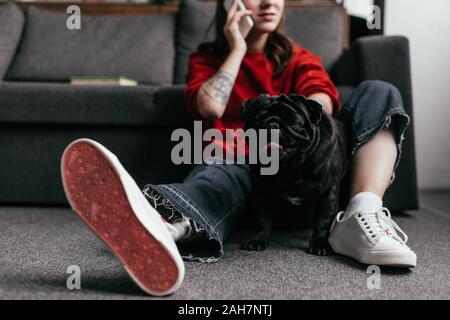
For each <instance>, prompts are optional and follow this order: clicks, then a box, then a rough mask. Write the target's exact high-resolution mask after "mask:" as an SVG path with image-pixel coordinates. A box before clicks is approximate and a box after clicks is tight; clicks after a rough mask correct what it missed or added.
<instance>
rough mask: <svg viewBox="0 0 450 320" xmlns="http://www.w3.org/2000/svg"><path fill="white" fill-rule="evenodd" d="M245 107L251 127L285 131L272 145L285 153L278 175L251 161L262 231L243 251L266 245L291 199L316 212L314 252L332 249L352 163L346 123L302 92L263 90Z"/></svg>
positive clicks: (244, 114)
mask: <svg viewBox="0 0 450 320" xmlns="http://www.w3.org/2000/svg"><path fill="white" fill-rule="evenodd" d="M242 105H243V110H242V113H241V117H242V120H243V121H244V122H245V129H250V128H253V129H256V130H258V129H279V131H278V132H279V144H274V143H268V144H267V146H266V148H269V149H270V151H271V152H273V151H274V148H275V149H277V150H275V151H277V152H279V169H278V172H277V173H276V174H275V175H261V172H260V169H261V165H260V164H256V165H252V164H251V165H250V172H251V176H252V183H253V190H252V195H251V196H250V208H251V210H252V211H253V213H254V214H256V216H257V220H258V223H259V228H260V231H259V232H258V233H257V234H256V236H255V237H254V238H252V239H251V240H249V241H247V242H245V243H243V244H242V246H241V249H243V250H250V251H260V250H265V249H266V247H267V246H268V245H269V239H270V234H271V229H272V219H273V215H274V214H275V213H278V212H277V211H278V210H277V209H278V208H279V206H278V204H279V202H278V201H288V202H289V203H291V204H292V205H294V206H295V207H296V208H297V207H298V209H300V207H302V206H307V207H309V208H310V209H311V208H312V209H313V210H314V211H313V213H314V220H315V222H314V232H313V235H312V238H311V240H310V244H309V249H308V252H309V253H312V254H316V255H327V254H329V253H331V252H332V249H331V247H330V245H329V244H328V236H329V230H330V226H331V223H332V221H333V219H334V217H335V215H336V214H337V210H338V205H339V193H340V184H341V180H342V178H343V177H344V174H345V171H346V164H347V150H346V141H347V140H346V130H345V127H344V125H343V124H342V123H341V122H339V121H338V120H336V119H334V118H332V117H329V116H328V115H327V114H326V113H325V112H324V111H323V110H322V106H321V105H320V104H319V103H318V102H316V101H314V100H310V99H306V98H305V97H304V96H301V95H298V94H291V95H285V94H282V95H280V96H270V95H268V94H261V95H260V96H258V97H257V98H254V99H249V100H246V101H244V102H243V103H242ZM269 132H270V131H269ZM269 141H270V137H269ZM296 211H297V209H296ZM299 211H300V210H299Z"/></svg>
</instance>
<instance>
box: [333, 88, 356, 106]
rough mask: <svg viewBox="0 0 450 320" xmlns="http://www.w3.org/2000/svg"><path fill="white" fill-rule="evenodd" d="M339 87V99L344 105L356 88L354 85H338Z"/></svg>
mask: <svg viewBox="0 0 450 320" xmlns="http://www.w3.org/2000/svg"><path fill="white" fill-rule="evenodd" d="M337 89H338V91H339V101H340V102H341V104H342V105H344V104H345V103H346V102H347V100H348V99H349V98H350V96H351V95H352V93H353V90H354V89H355V88H354V87H352V86H337Z"/></svg>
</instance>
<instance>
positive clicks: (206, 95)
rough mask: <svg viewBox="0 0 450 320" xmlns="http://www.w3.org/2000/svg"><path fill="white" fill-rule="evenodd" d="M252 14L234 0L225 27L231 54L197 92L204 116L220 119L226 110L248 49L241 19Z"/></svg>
mask: <svg viewBox="0 0 450 320" xmlns="http://www.w3.org/2000/svg"><path fill="white" fill-rule="evenodd" d="M251 14H252V11H251V10H239V11H238V2H237V1H236V0H233V4H232V5H231V7H230V9H229V10H228V14H227V21H226V23H225V26H224V28H223V33H224V35H225V37H226V38H227V41H228V45H229V48H230V54H229V55H228V57H227V58H226V59H225V61H224V62H223V64H222V65H221V66H220V68H219V71H217V73H216V74H215V75H213V76H212V77H211V78H209V79H208V80H207V81H205V83H203V84H202V85H201V87H200V89H199V91H198V93H197V105H198V109H199V110H198V111H199V113H200V115H201V116H202V117H203V118H207V119H220V118H221V117H222V116H223V113H224V112H225V108H226V106H227V103H228V99H229V98H230V93H231V90H232V89H233V85H234V81H235V80H236V77H237V74H238V72H239V68H240V67H241V62H242V59H244V56H245V52H246V51H247V43H246V42H245V39H244V37H243V36H242V33H241V31H239V21H240V20H241V19H242V18H243V17H245V16H249V15H251Z"/></svg>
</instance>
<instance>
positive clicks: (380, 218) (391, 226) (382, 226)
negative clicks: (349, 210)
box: [356, 207, 408, 244]
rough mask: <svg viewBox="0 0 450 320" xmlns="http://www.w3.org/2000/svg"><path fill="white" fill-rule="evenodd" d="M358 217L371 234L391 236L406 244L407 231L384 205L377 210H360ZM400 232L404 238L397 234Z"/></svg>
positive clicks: (373, 235) (374, 235)
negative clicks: (362, 211)
mask: <svg viewBox="0 0 450 320" xmlns="http://www.w3.org/2000/svg"><path fill="white" fill-rule="evenodd" d="M356 215H357V217H358V218H359V219H360V220H361V222H362V223H363V225H364V226H365V227H366V228H367V229H368V230H369V234H371V236H372V237H373V238H375V237H376V235H385V236H389V237H391V238H393V239H395V240H397V241H399V242H400V243H402V244H406V242H407V241H408V236H407V235H406V233H405V232H403V230H402V229H401V228H400V227H399V226H398V224H397V223H395V221H394V220H392V218H391V212H390V211H389V210H388V209H387V208H385V207H383V208H381V209H380V210H378V211H376V212H368V213H360V212H358V213H357V214H356ZM397 232H399V233H400V234H401V235H402V237H403V239H402V238H401V237H400V236H399V235H398V234H397Z"/></svg>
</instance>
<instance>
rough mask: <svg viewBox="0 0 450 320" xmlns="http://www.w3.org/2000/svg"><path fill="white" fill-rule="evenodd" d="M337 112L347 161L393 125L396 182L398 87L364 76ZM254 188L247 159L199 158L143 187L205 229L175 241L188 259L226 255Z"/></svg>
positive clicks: (400, 129) (403, 122) (403, 124)
mask: <svg viewBox="0 0 450 320" xmlns="http://www.w3.org/2000/svg"><path fill="white" fill-rule="evenodd" d="M335 117H336V119H338V120H340V121H342V122H343V123H344V125H345V127H346V129H347V130H348V133H349V134H348V137H349V139H350V141H348V145H349V148H348V150H349V153H350V154H349V157H348V159H349V164H350V161H351V158H352V156H353V155H354V154H355V152H356V151H357V150H358V148H360V147H361V146H362V145H363V144H364V143H366V142H367V141H369V140H370V139H371V138H372V137H373V136H375V135H376V134H377V133H378V132H379V131H380V130H381V129H383V128H388V127H391V126H392V127H393V128H394V129H395V132H396V134H395V135H396V140H397V151H398V153H397V159H396V162H395V166H394V171H393V173H392V177H391V183H392V182H393V181H394V179H395V169H396V168H397V166H398V163H399V161H400V157H401V147H402V142H403V139H404V132H405V130H406V129H407V127H408V126H409V122H410V119H409V116H408V115H407V114H406V112H405V110H404V108H403V102H402V98H401V95H400V93H399V91H398V90H397V89H396V88H395V87H394V86H393V85H391V84H389V83H386V82H382V81H365V82H363V83H361V84H360V85H359V86H358V87H356V88H355V90H354V92H353V94H352V95H351V97H350V98H349V99H348V101H346V102H345V103H344V105H343V107H342V109H341V110H340V112H339V113H338V114H336V116H335ZM348 172H349V170H347V176H348ZM344 180H345V178H344ZM347 180H348V179H347ZM251 188H252V186H251V181H250V172H249V167H248V166H247V165H240V164H201V165H197V166H196V167H194V169H193V170H192V171H191V173H190V174H189V175H188V176H187V177H186V178H185V179H184V181H183V182H182V183H173V184H164V185H147V186H146V187H145V189H144V191H145V193H146V194H147V195H148V193H149V191H151V192H156V193H157V194H158V196H159V197H160V198H162V199H164V202H165V203H170V207H171V208H172V209H174V210H175V212H177V214H180V215H182V216H184V217H187V218H189V219H191V220H192V221H193V222H194V223H195V226H196V228H197V229H198V230H197V231H198V232H199V233H202V234H203V235H204V236H202V237H200V238H199V239H197V240H196V241H187V242H178V243H177V245H178V248H179V250H180V254H181V255H182V257H183V258H184V259H185V260H191V261H200V262H216V261H217V260H219V259H220V258H221V257H222V256H223V243H224V241H225V240H226V239H227V237H228V236H229V234H230V233H231V231H232V229H233V226H234V225H235V224H236V222H237V221H238V219H239V217H240V216H241V215H242V214H243V213H244V211H245V209H246V205H247V199H248V197H249V195H250V192H251ZM342 190H343V191H342V195H343V196H341V204H342V203H343V201H344V202H345V203H347V201H348V197H347V198H346V196H348V188H347V190H346V189H345V188H343V189H342ZM343 199H346V200H343Z"/></svg>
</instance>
